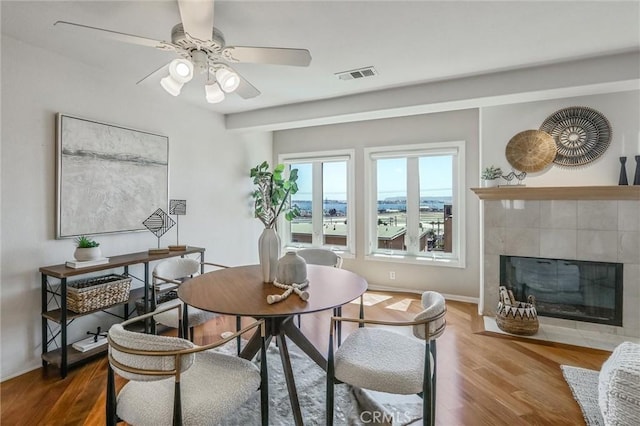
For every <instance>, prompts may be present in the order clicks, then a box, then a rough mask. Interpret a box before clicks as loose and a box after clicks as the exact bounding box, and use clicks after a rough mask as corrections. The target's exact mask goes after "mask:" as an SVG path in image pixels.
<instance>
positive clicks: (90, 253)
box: [73, 247, 102, 262]
mask: <svg viewBox="0 0 640 426" xmlns="http://www.w3.org/2000/svg"><path fill="white" fill-rule="evenodd" d="M73 257H75V258H76V260H77V261H79V262H85V261H87V260H96V259H100V258H102V250H100V247H85V248H80V247H76V251H74V252H73Z"/></svg>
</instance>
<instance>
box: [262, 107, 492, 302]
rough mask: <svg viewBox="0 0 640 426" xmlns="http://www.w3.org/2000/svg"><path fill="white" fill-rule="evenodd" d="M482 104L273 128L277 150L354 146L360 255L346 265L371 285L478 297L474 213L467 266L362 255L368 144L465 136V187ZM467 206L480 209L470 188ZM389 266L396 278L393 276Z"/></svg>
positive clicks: (472, 172)
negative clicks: (349, 120) (365, 166)
mask: <svg viewBox="0 0 640 426" xmlns="http://www.w3.org/2000/svg"><path fill="white" fill-rule="evenodd" d="M478 135H479V128H478V110H476V109H470V110H462V111H454V112H446V113H437V114H424V115H415V116H410V117H397V118H388V119H382V120H370V121H360V122H352V123H343V124H332V125H326V126H318V127H309V128H301V129H293V130H283V131H277V132H275V133H274V154H275V155H276V156H277V155H279V154H283V153H292V152H295V153H299V152H312V151H323V150H332V149H341V148H354V149H355V152H356V154H355V159H356V162H355V167H356V169H355V174H356V181H355V187H356V258H355V259H345V262H344V267H345V268H347V269H349V270H351V271H354V272H356V273H358V274H360V275H362V276H364V277H365V278H366V279H367V280H368V282H369V284H370V286H372V287H384V288H393V289H398V290H414V291H419V292H421V291H424V290H435V291H439V292H441V293H444V294H447V295H456V296H458V297H460V296H462V297H463V298H477V297H478V289H479V280H480V272H479V262H478V259H479V240H478V234H479V228H478V227H479V222H478V216H477V215H476V214H473V213H472V214H469V215H467V217H466V218H465V219H466V221H465V224H464V226H465V229H466V239H467V244H466V250H467V252H466V258H467V265H466V268H464V269H460V268H447V267H435V266H424V265H408V264H397V263H391V262H386V261H385V262H380V261H371V260H365V259H364V247H365V242H364V232H365V231H364V221H363V220H362V218H363V217H364V187H365V186H364V163H363V162H364V151H363V149H364V148H365V147H373V146H386V145H406V144H418V143H428V142H445V141H460V140H463V141H465V142H466V157H467V164H466V179H467V181H466V183H465V185H466V187H467V188H470V187H474V186H477V185H478V161H477V158H478ZM466 203H467V204H466V209H467V211H470V212H477V211H478V199H477V197H475V195H473V193H472V192H471V191H468V192H467V193H466ZM389 271H395V272H396V279H395V280H389V278H388V277H389Z"/></svg>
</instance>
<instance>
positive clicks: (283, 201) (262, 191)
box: [251, 161, 300, 228]
mask: <svg viewBox="0 0 640 426" xmlns="http://www.w3.org/2000/svg"><path fill="white" fill-rule="evenodd" d="M283 173H284V164H278V165H277V166H276V167H274V169H273V171H269V163H268V162H266V161H264V162H263V163H262V164H258V165H257V166H255V167H254V168H252V169H251V178H253V183H254V184H255V185H256V189H255V190H254V191H253V192H252V193H251V196H252V197H253V199H254V200H255V203H254V209H255V216H256V217H257V218H258V219H260V221H262V223H264V226H266V227H267V228H272V227H273V226H274V225H275V223H276V220H277V219H278V216H280V214H281V213H284V217H285V219H286V220H288V221H291V220H293V219H294V218H296V217H298V216H300V209H298V206H292V205H291V199H290V196H291V195H293V194H295V193H296V192H298V184H297V183H296V181H297V180H298V169H292V170H291V171H290V172H289V177H288V178H285V177H284V176H283Z"/></svg>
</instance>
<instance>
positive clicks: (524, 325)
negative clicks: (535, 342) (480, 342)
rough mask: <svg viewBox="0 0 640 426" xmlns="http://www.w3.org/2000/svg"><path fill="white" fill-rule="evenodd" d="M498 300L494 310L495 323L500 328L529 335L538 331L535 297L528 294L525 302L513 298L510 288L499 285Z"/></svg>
mask: <svg viewBox="0 0 640 426" xmlns="http://www.w3.org/2000/svg"><path fill="white" fill-rule="evenodd" d="M499 291H500V292H499V294H500V301H499V302H498V309H497V311H496V324H497V325H498V327H499V328H500V330H502V331H505V332H507V333H511V334H519V335H522V336H531V335H533V334H536V333H537V332H538V327H539V323H538V312H537V311H536V306H535V303H536V301H535V298H534V297H533V296H529V297H528V298H527V302H518V301H517V300H515V299H514V297H513V293H512V292H511V290H507V289H506V287H503V286H500V290H499Z"/></svg>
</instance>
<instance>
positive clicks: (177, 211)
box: [169, 200, 187, 251]
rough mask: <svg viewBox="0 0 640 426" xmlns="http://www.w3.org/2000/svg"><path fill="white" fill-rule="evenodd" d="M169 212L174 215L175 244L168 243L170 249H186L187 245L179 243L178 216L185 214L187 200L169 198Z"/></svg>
mask: <svg viewBox="0 0 640 426" xmlns="http://www.w3.org/2000/svg"><path fill="white" fill-rule="evenodd" d="M169 214H173V215H175V216H176V245H170V246H169V250H171V251H182V250H186V249H187V246H186V245H184V244H180V221H179V220H178V219H179V218H180V216H184V215H186V214H187V200H169Z"/></svg>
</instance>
